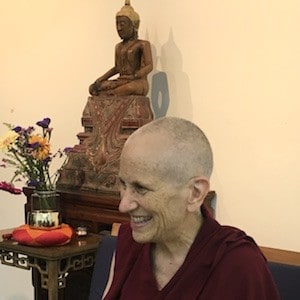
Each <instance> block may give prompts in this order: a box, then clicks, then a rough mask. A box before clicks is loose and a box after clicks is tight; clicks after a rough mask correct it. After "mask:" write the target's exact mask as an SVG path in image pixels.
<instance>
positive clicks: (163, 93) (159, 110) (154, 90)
mask: <svg viewBox="0 0 300 300" xmlns="http://www.w3.org/2000/svg"><path fill="white" fill-rule="evenodd" d="M155 44H156V45H158V46H159V44H158V41H157V39H156V40H155ZM151 52H152V59H153V71H152V72H151V75H152V76H151V82H150V99H151V105H152V110H153V113H154V118H155V119H158V118H161V117H164V116H165V115H166V114H167V111H168V108H169V105H170V94H169V85H168V78H167V74H166V72H163V71H160V70H158V67H157V65H158V63H159V56H158V55H157V50H156V47H155V46H154V44H151Z"/></svg>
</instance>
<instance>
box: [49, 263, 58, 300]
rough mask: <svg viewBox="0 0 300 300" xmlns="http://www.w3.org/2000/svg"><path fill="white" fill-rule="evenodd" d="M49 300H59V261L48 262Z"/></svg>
mask: <svg viewBox="0 0 300 300" xmlns="http://www.w3.org/2000/svg"><path fill="white" fill-rule="evenodd" d="M48 300H58V261H57V260H50V261H48Z"/></svg>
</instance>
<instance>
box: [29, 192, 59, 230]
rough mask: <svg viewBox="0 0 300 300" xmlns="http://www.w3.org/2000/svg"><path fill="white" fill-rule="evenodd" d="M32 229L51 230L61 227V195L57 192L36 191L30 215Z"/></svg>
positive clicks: (32, 197)
mask: <svg viewBox="0 0 300 300" xmlns="http://www.w3.org/2000/svg"><path fill="white" fill-rule="evenodd" d="M27 222H28V225H29V226H30V227H31V228H36V229H42V230H51V229H56V228H59V227H60V226H61V223H62V222H61V214H60V203H59V194H58V193H57V192H56V191H35V192H34V193H33V194H32V195H31V209H30V212H29V215H28V220H27Z"/></svg>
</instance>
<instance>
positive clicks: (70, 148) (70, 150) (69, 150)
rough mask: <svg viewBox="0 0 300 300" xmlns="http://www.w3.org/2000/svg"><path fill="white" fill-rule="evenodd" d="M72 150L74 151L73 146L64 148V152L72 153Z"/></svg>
mask: <svg viewBox="0 0 300 300" xmlns="http://www.w3.org/2000/svg"><path fill="white" fill-rule="evenodd" d="M70 152H73V147H66V148H65V149H64V153H66V154H68V153H70Z"/></svg>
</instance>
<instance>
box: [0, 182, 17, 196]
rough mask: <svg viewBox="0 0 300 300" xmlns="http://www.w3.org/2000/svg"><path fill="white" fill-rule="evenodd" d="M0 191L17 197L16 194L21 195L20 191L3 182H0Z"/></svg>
mask: <svg viewBox="0 0 300 300" xmlns="http://www.w3.org/2000/svg"><path fill="white" fill-rule="evenodd" d="M0 190H3V191H6V192H9V193H11V194H15V195H18V194H21V193H22V190H21V189H17V188H15V187H14V186H13V185H12V184H11V183H8V182H5V181H1V182H0Z"/></svg>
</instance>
